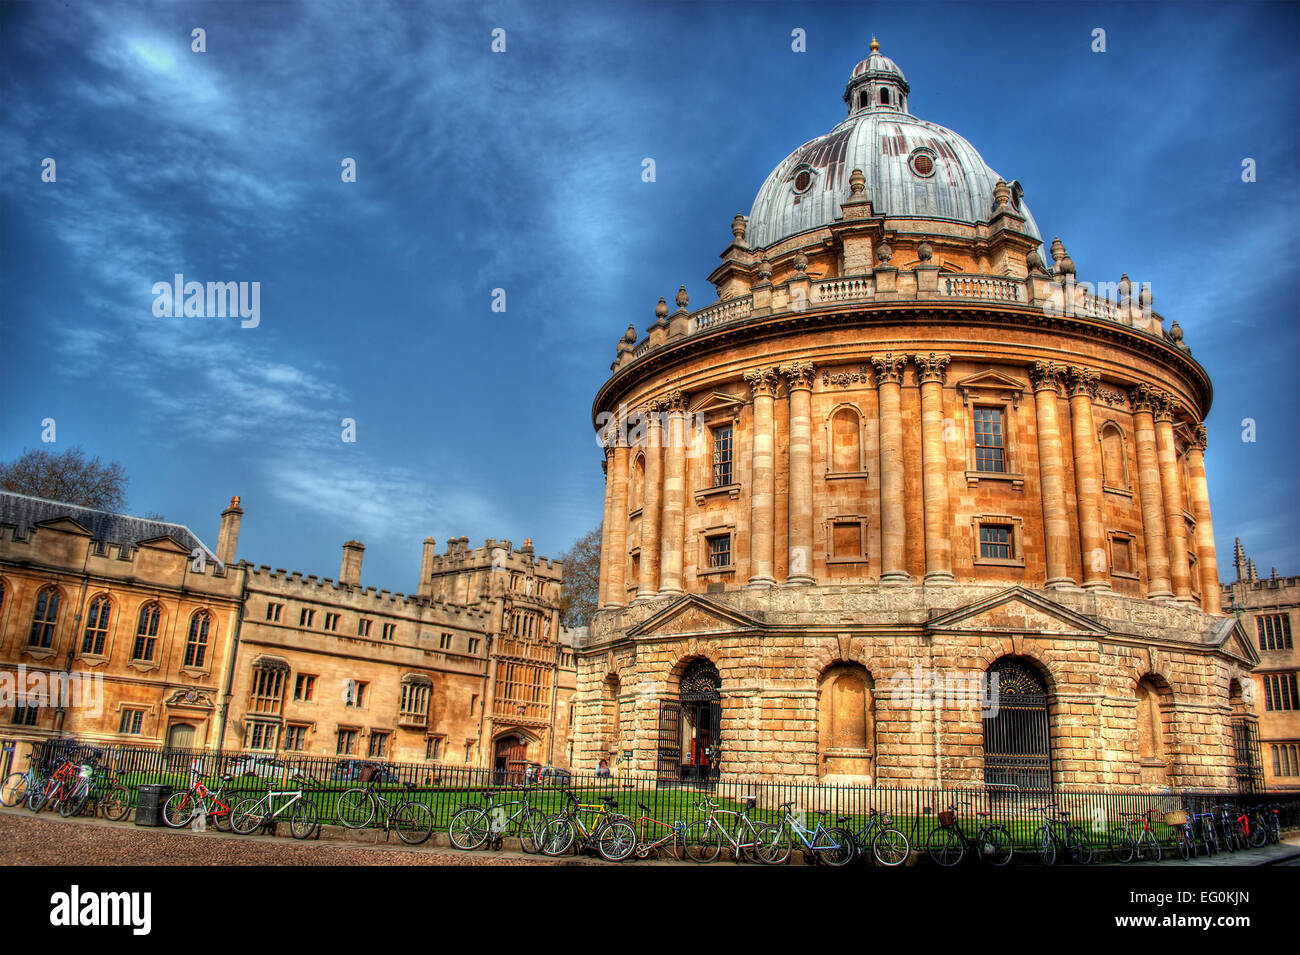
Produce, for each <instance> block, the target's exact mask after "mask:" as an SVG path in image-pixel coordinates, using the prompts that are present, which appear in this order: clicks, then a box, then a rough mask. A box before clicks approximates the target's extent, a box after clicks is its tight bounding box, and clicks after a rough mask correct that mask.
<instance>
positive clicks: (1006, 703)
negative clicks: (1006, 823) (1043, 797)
mask: <svg viewBox="0 0 1300 955" xmlns="http://www.w3.org/2000/svg"><path fill="white" fill-rule="evenodd" d="M988 675H989V678H990V682H992V678H993V677H994V676H996V677H997V683H996V687H994V686H990V688H989V700H990V702H996V705H997V709H996V712H995V713H992V714H990V715H988V716H985V717H984V721H983V722H984V782H985V784H986V785H988V786H997V787H1000V788H1015V789H1020V790H1043V791H1045V790H1050V789H1051V788H1052V757H1051V753H1052V740H1051V734H1050V732H1049V730H1048V723H1047V687H1046V686H1044V685H1043V681H1042V679H1041V678H1040V677H1039V675H1038V673H1037V672H1036V671H1035V670H1034V668H1033V667H1032V666H1031V665H1030V664H1029V663H1027V662H1025V661H1023V660H1019V659H1016V658H1014V657H1010V658H1005V659H1002V660H998V661H997V662H996V663H994V664H993V666H991V667H989V671H988Z"/></svg>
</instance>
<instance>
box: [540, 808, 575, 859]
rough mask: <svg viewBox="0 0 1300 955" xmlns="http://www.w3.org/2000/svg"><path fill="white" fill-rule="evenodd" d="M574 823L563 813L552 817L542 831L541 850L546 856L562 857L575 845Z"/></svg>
mask: <svg viewBox="0 0 1300 955" xmlns="http://www.w3.org/2000/svg"><path fill="white" fill-rule="evenodd" d="M573 839H574V832H573V823H572V822H570V821H569V817H568V816H566V815H564V814H563V813H561V814H559V815H556V816H551V817H550V818H549V819H547V820H546V825H545V827H544V828H543V829H542V841H541V844H540V848H541V850H542V852H543V853H544V854H545V855H548V856H562V855H564V854H565V853H566V852H568V851H569V846H571V845H573Z"/></svg>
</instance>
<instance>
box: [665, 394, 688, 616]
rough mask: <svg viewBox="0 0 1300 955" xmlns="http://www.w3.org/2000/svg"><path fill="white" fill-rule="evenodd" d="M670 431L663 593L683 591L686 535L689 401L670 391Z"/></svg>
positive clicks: (666, 486)
mask: <svg viewBox="0 0 1300 955" xmlns="http://www.w3.org/2000/svg"><path fill="white" fill-rule="evenodd" d="M666 405H667V408H668V433H667V435H665V441H664V443H665V444H666V445H667V446H668V447H667V449H666V450H665V452H664V456H665V458H666V462H665V466H664V520H663V534H662V537H663V548H662V550H661V552H660V555H659V593H661V594H680V593H681V592H682V546H683V543H684V541H685V539H686V525H685V519H686V402H685V399H684V397H683V395H682V393H681V392H680V391H670V392H668V400H667V402H666Z"/></svg>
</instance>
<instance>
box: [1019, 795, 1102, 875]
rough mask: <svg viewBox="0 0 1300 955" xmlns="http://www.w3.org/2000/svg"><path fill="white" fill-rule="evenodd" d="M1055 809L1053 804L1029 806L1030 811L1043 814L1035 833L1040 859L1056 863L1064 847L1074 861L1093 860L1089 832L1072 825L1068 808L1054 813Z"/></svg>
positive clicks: (1045, 862)
mask: <svg viewBox="0 0 1300 955" xmlns="http://www.w3.org/2000/svg"><path fill="white" fill-rule="evenodd" d="M1053 809H1054V807H1052V806H1030V807H1029V811H1030V812H1041V813H1042V814H1043V824H1042V825H1041V826H1039V827H1038V831H1037V832H1035V833H1034V845H1035V847H1036V848H1037V851H1038V858H1039V860H1040V861H1041V862H1042V863H1043V865H1056V856H1057V850H1058V849H1064V850H1065V851H1066V852H1067V853H1069V856H1070V859H1071V860H1072V861H1073V862H1075V863H1076V864H1078V865H1087V864H1088V863H1090V862H1091V861H1092V843H1091V842H1090V841H1089V840H1088V833H1087V832H1085V831H1084V830H1083V828H1082V827H1080V826H1072V825H1070V813H1069V811H1068V810H1059V811H1057V812H1055V813H1053V812H1052V810H1053ZM1053 815H1055V816H1056V818H1055V819H1053V818H1052V816H1053ZM1058 829H1059V830H1063V833H1064V834H1062V832H1058Z"/></svg>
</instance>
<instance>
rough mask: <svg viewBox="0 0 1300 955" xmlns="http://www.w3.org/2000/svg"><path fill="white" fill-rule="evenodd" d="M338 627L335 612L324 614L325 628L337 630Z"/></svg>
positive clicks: (337, 618) (337, 616)
mask: <svg viewBox="0 0 1300 955" xmlns="http://www.w3.org/2000/svg"><path fill="white" fill-rule="evenodd" d="M338 628H339V615H338V614H336V613H327V614H326V615H325V629H326V630H338Z"/></svg>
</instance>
